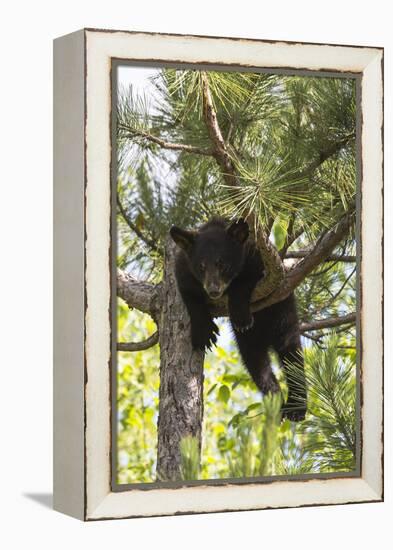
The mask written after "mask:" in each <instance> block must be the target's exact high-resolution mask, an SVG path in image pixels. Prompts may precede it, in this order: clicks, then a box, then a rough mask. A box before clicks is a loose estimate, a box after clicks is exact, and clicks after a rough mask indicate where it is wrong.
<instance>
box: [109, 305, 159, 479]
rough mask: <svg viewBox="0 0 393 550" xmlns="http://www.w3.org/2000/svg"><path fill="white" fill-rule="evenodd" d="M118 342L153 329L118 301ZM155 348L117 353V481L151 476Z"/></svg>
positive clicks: (156, 367) (155, 411)
mask: <svg viewBox="0 0 393 550" xmlns="http://www.w3.org/2000/svg"><path fill="white" fill-rule="evenodd" d="M117 319H118V338H119V341H127V342H128V341H135V342H137V341H139V340H143V339H145V338H147V337H148V336H150V335H151V334H152V333H153V332H154V331H155V324H154V322H153V321H152V320H151V319H150V317H148V316H147V315H144V314H142V313H140V312H138V311H136V310H133V311H132V312H130V311H129V309H128V307H127V306H126V305H125V304H124V302H122V300H120V299H119V300H118V315H117ZM159 364H160V359H159V347H158V345H157V346H154V347H152V348H150V349H148V350H145V351H137V352H132V353H126V352H118V354H117V368H118V371H117V373H118V374H117V386H118V387H117V408H118V438H117V446H118V482H119V483H132V482H149V481H153V480H154V478H155V467H156V453H157V444H156V438H157V414H158V388H159Z"/></svg>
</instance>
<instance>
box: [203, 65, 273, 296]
mask: <svg viewBox="0 0 393 550" xmlns="http://www.w3.org/2000/svg"><path fill="white" fill-rule="evenodd" d="M201 79H202V94H203V112H204V117H205V123H206V127H207V130H208V133H209V136H210V139H211V141H212V144H213V156H214V158H215V159H216V161H217V163H218V165H219V166H220V168H221V170H222V172H223V177H224V179H225V180H226V182H227V184H228V185H230V186H231V187H236V186H237V185H238V184H239V182H238V178H237V175H236V170H235V166H234V164H233V161H232V159H231V156H230V154H229V152H228V147H227V145H226V143H225V140H224V138H223V135H222V132H221V129H220V126H219V124H218V120H217V114H216V111H215V109H214V104H213V98H212V95H211V92H210V86H209V79H208V77H207V74H206V73H205V72H202V73H201ZM247 221H248V222H249V223H250V226H251V229H252V230H253V232H254V239H255V243H256V246H257V247H258V249H259V252H260V254H261V256H262V260H263V263H264V265H265V269H266V275H265V277H264V278H263V281H262V282H261V288H260V293H261V294H262V293H263V296H266V295H268V294H269V293H270V292H272V291H273V289H274V288H276V287H277V285H278V284H279V283H280V282H281V281H282V280H283V278H284V265H283V263H282V260H281V258H280V256H279V254H278V252H277V250H276V248H275V247H274V246H273V244H272V243H271V242H270V241H269V238H268V236H267V235H266V234H265V232H264V231H263V230H262V229H261V228H259V230H258V231H257V230H256V228H257V224H256V223H255V217H254V214H253V213H250V214H249V216H247Z"/></svg>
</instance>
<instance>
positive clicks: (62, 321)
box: [54, 29, 383, 520]
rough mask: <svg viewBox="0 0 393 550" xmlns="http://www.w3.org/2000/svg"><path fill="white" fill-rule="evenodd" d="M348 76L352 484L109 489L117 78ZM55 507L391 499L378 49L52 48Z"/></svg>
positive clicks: (79, 40) (126, 44)
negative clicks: (139, 70) (354, 231)
mask: <svg viewBox="0 0 393 550" xmlns="http://www.w3.org/2000/svg"><path fill="white" fill-rule="evenodd" d="M119 60H133V61H136V62H149V63H150V64H152V63H153V64H154V63H157V64H158V63H163V62H167V63H187V64H195V65H198V64H211V65H220V66H228V67H232V66H236V67H247V68H250V67H254V68H264V69H267V70H272V71H281V72H289V73H296V72H297V71H308V72H310V74H311V73H312V72H314V71H315V72H318V73H319V74H321V73H326V74H327V75H329V74H334V73H351V74H356V75H357V76H358V77H359V80H360V88H361V100H360V101H361V113H362V120H361V128H360V132H361V136H360V144H361V180H360V191H359V193H360V196H361V208H360V213H361V223H360V231H361V260H360V287H361V288H360V293H361V311H360V315H361V320H362V321H361V323H360V341H361V347H362V354H361V366H360V373H361V426H360V429H361V444H360V445H361V467H360V472H359V475H358V476H357V477H334V478H333V477H332V478H329V479H307V480H296V481H291V480H275V481H269V482H268V483H267V482H254V481H250V482H247V483H243V484H241V485H240V484H231V483H225V484H217V485H214V486H213V485H208V484H204V483H203V481H201V482H198V484H197V485H193V486H186V485H184V486H181V487H173V488H167V487H154V484H152V487H151V488H149V489H148V490H146V489H140V488H136V489H129V490H124V491H113V490H112V488H111V479H112V471H111V437H112V435H111V399H112V394H111V374H110V368H109V365H110V361H111V311H110V304H111V266H110V258H111V255H110V247H111V224H110V213H111V183H110V182H111V108H112V102H111V89H112V88H111V69H112V63H113V62H114V61H116V62H118V61H119ZM54 159H55V166H54V188H55V201H54V214H55V233H54V254H55V260H54V261H55V267H54V270H55V313H54V320H55V330H54V344H55V346H54V347H55V352H54V508H55V509H56V510H58V511H60V512H63V513H66V514H69V515H71V516H74V517H76V518H79V519H81V520H99V519H108V518H128V517H146V516H158V515H174V514H186V513H206V512H222V511H231V510H257V509H265V508H283V507H298V506H311V505H326V504H344V503H356V502H375V501H381V500H383V317H382V306H383V250H382V246H383V49H381V48H371V47H361V46H341V45H327V44H306V43H288V42H282V41H281V42H272V41H264V40H249V39H233V38H220V37H201V36H182V35H165V34H149V33H141V32H126V31H106V30H96V29H84V30H80V31H77V32H75V33H72V34H70V35H67V36H64V37H61V38H58V39H56V40H55V42H54Z"/></svg>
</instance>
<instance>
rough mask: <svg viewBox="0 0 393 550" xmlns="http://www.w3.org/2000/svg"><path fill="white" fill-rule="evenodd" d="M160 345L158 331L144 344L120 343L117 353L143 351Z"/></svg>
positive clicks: (143, 342)
mask: <svg viewBox="0 0 393 550" xmlns="http://www.w3.org/2000/svg"><path fill="white" fill-rule="evenodd" d="M157 343H158V330H157V331H156V332H155V333H154V334H152V335H151V336H149V338H146V340H142V342H118V344H117V351H142V350H145V349H149V348H151V347H153V346H155V345H156V344H157Z"/></svg>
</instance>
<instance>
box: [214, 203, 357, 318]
mask: <svg viewBox="0 0 393 550" xmlns="http://www.w3.org/2000/svg"><path fill="white" fill-rule="evenodd" d="M354 215H355V212H353V211H351V212H347V213H346V214H345V215H344V216H343V217H342V218H341V220H340V221H339V222H338V223H336V224H335V226H334V227H332V228H331V229H330V230H328V231H326V232H325V233H324V234H323V235H322V237H321V238H320V239H319V240H318V241H317V243H316V245H315V246H314V248H312V249H311V250H310V251H309V253H308V254H307V256H306V257H304V258H303V259H301V260H300V261H299V262H298V263H297V264H296V265H295V266H294V267H292V268H291V269H288V270H286V271H285V272H284V278H283V280H282V282H281V284H279V285H278V286H276V287H275V289H274V290H273V291H272V292H271V293H270V294H269V295H266V286H265V284H266V282H265V278H264V279H262V280H261V281H260V282H259V283H258V285H257V286H256V288H255V290H254V293H253V296H252V303H251V310H252V311H259V310H260V309H263V308H265V307H267V306H270V305H272V304H275V303H277V302H280V301H282V300H284V299H285V298H287V296H289V295H290V294H291V292H293V291H294V290H295V288H296V287H297V286H298V285H299V284H300V283H301V282H302V281H303V280H304V279H305V278H306V277H307V275H309V274H310V273H311V272H312V271H313V270H314V269H315V268H316V267H317V266H318V265H319V264H320V263H322V262H324V261H325V259H326V258H327V257H329V255H330V254H331V253H332V251H333V250H334V248H335V247H336V246H337V245H338V244H339V242H340V241H341V240H342V239H343V237H344V236H345V235H347V233H348V232H349V229H350V227H351V225H352V223H353V221H354ZM212 311H213V314H214V315H215V316H220V315H226V314H227V313H226V303H225V302H224V301H223V302H220V303H215V304H212Z"/></svg>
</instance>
